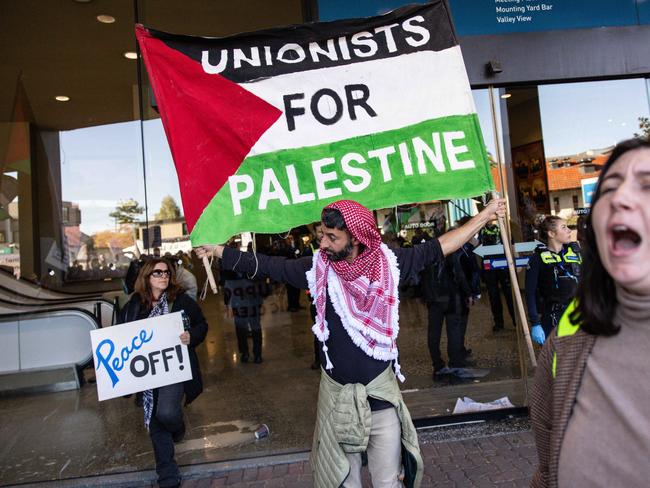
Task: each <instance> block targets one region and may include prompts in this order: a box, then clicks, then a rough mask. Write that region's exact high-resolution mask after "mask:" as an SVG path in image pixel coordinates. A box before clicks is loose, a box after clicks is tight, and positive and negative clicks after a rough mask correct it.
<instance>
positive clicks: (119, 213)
mask: <svg viewBox="0 0 650 488" xmlns="http://www.w3.org/2000/svg"><path fill="white" fill-rule="evenodd" d="M143 212H144V208H142V207H141V206H140V204H139V203H138V202H137V201H136V200H134V199H133V198H129V199H128V200H120V202H119V203H118V204H117V207H115V211H113V212H111V213H109V214H108V216H109V217H111V218H113V219H115V221H116V222H117V223H118V224H135V223H136V222H137V221H138V218H137V216H138V215H141V214H142V213H143Z"/></svg>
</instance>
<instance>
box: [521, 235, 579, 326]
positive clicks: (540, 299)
mask: <svg viewBox="0 0 650 488" xmlns="http://www.w3.org/2000/svg"><path fill="white" fill-rule="evenodd" d="M581 265H582V256H581V254H580V246H579V244H578V243H577V242H572V243H570V244H567V245H564V246H563V247H562V250H561V251H560V252H559V253H556V252H554V251H551V250H550V249H549V248H547V247H546V246H538V247H537V249H535V253H534V254H533V255H532V256H531V258H530V260H529V261H528V270H527V272H526V304H527V305H528V316H529V317H530V320H531V322H532V323H533V324H536V323H537V324H539V323H541V325H542V328H543V329H544V333H545V334H546V337H548V336H549V334H550V333H551V331H552V330H553V328H554V327H555V326H556V325H557V323H558V322H559V320H560V317H561V316H562V313H563V312H564V310H565V309H566V307H567V306H568V305H569V303H570V302H571V299H572V298H573V296H574V295H575V291H576V286H577V284H578V277H579V276H580V267H581Z"/></svg>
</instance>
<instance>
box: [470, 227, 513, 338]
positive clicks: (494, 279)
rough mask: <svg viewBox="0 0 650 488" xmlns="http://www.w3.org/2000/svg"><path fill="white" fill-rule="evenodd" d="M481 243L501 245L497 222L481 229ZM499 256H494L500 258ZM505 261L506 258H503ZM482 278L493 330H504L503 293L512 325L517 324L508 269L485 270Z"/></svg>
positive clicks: (482, 272)
mask: <svg viewBox="0 0 650 488" xmlns="http://www.w3.org/2000/svg"><path fill="white" fill-rule="evenodd" d="M478 240H479V243H480V244H482V245H484V246H494V245H496V244H501V234H500V233H499V226H498V225H496V221H495V222H490V223H489V224H487V225H486V226H485V227H483V228H482V229H481V231H480V232H479V234H478ZM498 257H499V256H493V258H498ZM501 257H502V258H503V259H505V256H503V255H502V256H501ZM481 278H482V279H483V282H484V283H485V286H486V287H487V291H488V297H489V299H490V309H491V310H492V318H493V319H494V327H492V330H494V331H495V332H496V331H499V330H502V329H503V305H502V304H501V293H503V296H504V297H505V299H506V305H507V306H508V312H509V313H510V318H511V319H512V323H513V324H514V323H515V308H514V305H513V302H512V288H511V285H510V277H509V276H508V268H503V269H485V267H484V268H483V270H482V271H481Z"/></svg>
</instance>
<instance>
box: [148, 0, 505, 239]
mask: <svg viewBox="0 0 650 488" xmlns="http://www.w3.org/2000/svg"><path fill="white" fill-rule="evenodd" d="M136 34H137V37H138V41H139V42H140V46H141V49H142V54H143V57H144V61H145V64H146V67H147V70H148V73H149V77H150V79H151V83H152V86H153V90H154V94H155V96H156V100H157V101H158V106H159V109H160V114H161V118H162V123H163V125H164V128H165V132H166V135H167V139H168V141H169V145H170V149H171V152H172V156H173V158H174V162H175V165H176V169H177V172H178V177H179V182H180V189H181V197H182V200H183V207H184V210H185V218H186V220H187V223H188V227H189V229H190V230H191V238H192V243H193V244H194V245H200V244H203V243H218V242H224V241H226V240H227V239H228V238H229V237H231V236H232V235H234V234H237V233H240V232H243V231H256V232H281V231H286V230H288V229H290V228H291V227H294V226H297V225H300V224H304V223H307V222H312V221H315V220H319V219H320V211H321V209H322V208H323V206H324V205H326V204H328V203H329V202H331V201H334V200H338V199H342V198H349V199H353V200H356V201H358V202H360V203H362V204H363V205H365V206H367V207H369V208H371V209H372V208H386V207H391V206H394V205H398V204H403V203H412V202H418V201H426V200H432V199H446V198H460V197H471V196H476V195H479V194H481V193H483V192H485V191H487V190H490V189H492V188H493V182H492V178H491V175H490V170H489V163H488V159H487V152H486V150H485V147H484V144H483V139H482V136H481V131H480V127H479V122H478V117H477V115H476V109H475V107H474V102H473V99H472V94H471V89H470V86H469V82H468V79H467V74H466V72H465V66H464V63H463V58H462V54H461V51H460V47H459V46H458V42H457V39H456V35H455V33H454V29H453V26H452V23H451V18H450V14H449V12H448V10H447V8H446V7H445V3H444V2H443V1H438V2H430V3H428V4H426V5H416V6H407V7H403V8H401V9H398V10H395V11H392V12H389V13H387V14H386V15H382V16H379V17H372V18H366V19H353V20H345V21H337V22H324V23H314V24H305V25H296V26H290V27H284V28H277V29H269V30H264V31H258V32H253V33H245V34H238V35H235V36H231V37H226V38H202V37H189V36H179V35H172V34H167V33H163V32H159V31H155V30H152V29H147V28H145V27H143V26H137V27H136Z"/></svg>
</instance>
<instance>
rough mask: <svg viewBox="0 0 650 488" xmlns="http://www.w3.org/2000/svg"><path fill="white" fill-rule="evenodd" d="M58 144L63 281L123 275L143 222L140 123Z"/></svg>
mask: <svg viewBox="0 0 650 488" xmlns="http://www.w3.org/2000/svg"><path fill="white" fill-rule="evenodd" d="M60 144H61V196H62V222H61V225H62V227H63V248H64V250H65V251H64V253H63V256H62V257H61V259H62V262H61V263H60V265H61V266H65V268H66V280H68V281H74V280H97V279H104V278H114V277H121V276H124V274H125V272H126V269H127V268H128V265H129V262H130V260H131V259H132V258H134V257H136V256H137V255H138V254H139V252H140V251H141V250H142V243H141V242H138V232H137V230H138V228H139V225H140V223H142V222H144V221H145V207H144V205H145V201H144V187H143V174H142V164H141V162H140V161H141V155H140V154H141V151H140V127H139V123H138V122H124V123H119V124H108V125H101V126H97V127H87V128H83V129H77V130H72V131H63V132H60ZM48 264H51V265H53V266H56V264H57V263H56V260H55V259H53V260H52V263H48Z"/></svg>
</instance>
